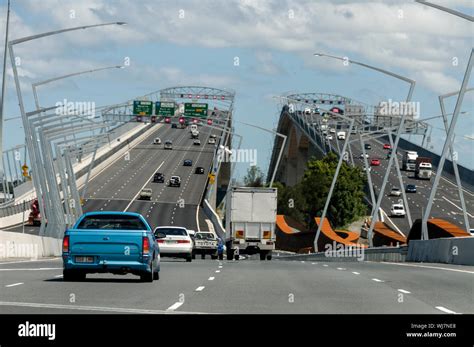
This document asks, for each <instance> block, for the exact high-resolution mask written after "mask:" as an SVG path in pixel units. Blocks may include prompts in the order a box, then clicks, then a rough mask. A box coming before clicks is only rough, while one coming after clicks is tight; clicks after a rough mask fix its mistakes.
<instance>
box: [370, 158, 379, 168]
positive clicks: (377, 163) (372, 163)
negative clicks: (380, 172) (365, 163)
mask: <svg viewBox="0 0 474 347" xmlns="http://www.w3.org/2000/svg"><path fill="white" fill-rule="evenodd" d="M370 165H372V166H379V165H380V160H379V159H372V160H371V161H370Z"/></svg>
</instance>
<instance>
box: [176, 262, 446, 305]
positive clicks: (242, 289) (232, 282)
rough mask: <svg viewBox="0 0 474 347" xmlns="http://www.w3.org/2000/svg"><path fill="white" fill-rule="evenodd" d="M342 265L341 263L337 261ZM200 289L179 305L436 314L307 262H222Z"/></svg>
mask: <svg viewBox="0 0 474 347" xmlns="http://www.w3.org/2000/svg"><path fill="white" fill-rule="evenodd" d="M340 266H341V267H342V266H346V263H343V264H341V265H340ZM218 271H219V273H215V275H213V276H212V277H214V278H213V279H212V280H211V279H210V278H209V279H208V282H207V285H206V287H205V289H204V290H203V291H202V292H196V293H193V295H192V297H191V298H189V299H188V300H187V301H186V302H185V303H184V305H183V306H182V310H183V311H187V312H210V313H233V314H248V313H254V314H262V313H270V314H289V313H295V314H296V313H306V314H328V313H331V314H347V313H352V314H377V313H391V314H402V313H404V314H406V313H440V312H439V311H438V310H436V309H435V308H434V307H431V306H430V305H427V304H426V303H424V302H423V301H421V300H418V299H417V298H415V297H412V296H408V297H406V298H405V300H404V302H403V303H399V302H398V301H397V298H398V296H397V294H398V291H397V290H395V289H393V288H391V287H390V286H387V285H385V284H384V283H377V282H374V281H372V280H371V279H367V278H365V277H361V276H356V275H354V274H352V273H351V272H348V271H340V270H337V268H336V267H335V266H334V264H331V267H323V266H321V265H313V264H312V263H311V262H306V263H301V262H296V261H295V262H291V261H259V260H239V261H224V262H223V266H222V268H221V269H219V270H218Z"/></svg>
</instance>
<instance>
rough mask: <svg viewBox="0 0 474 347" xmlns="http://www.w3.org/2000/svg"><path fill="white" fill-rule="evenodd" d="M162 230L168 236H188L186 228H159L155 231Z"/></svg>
mask: <svg viewBox="0 0 474 347" xmlns="http://www.w3.org/2000/svg"><path fill="white" fill-rule="evenodd" d="M157 232H160V233H163V234H165V235H168V236H188V233H187V232H186V229H181V228H157V229H156V230H155V233H157Z"/></svg>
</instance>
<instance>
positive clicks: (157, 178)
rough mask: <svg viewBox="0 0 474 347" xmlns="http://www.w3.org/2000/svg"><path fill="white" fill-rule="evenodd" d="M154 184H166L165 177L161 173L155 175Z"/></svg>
mask: <svg viewBox="0 0 474 347" xmlns="http://www.w3.org/2000/svg"><path fill="white" fill-rule="evenodd" d="M153 182H156V183H164V182H165V175H163V174H162V173H161V172H157V173H155V175H154V176H153Z"/></svg>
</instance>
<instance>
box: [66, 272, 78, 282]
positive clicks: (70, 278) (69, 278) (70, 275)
mask: <svg viewBox="0 0 474 347" xmlns="http://www.w3.org/2000/svg"><path fill="white" fill-rule="evenodd" d="M74 275H75V274H74V272H73V271H72V270H63V281H65V282H71V281H74V280H75V279H76V278H75V276H74Z"/></svg>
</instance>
